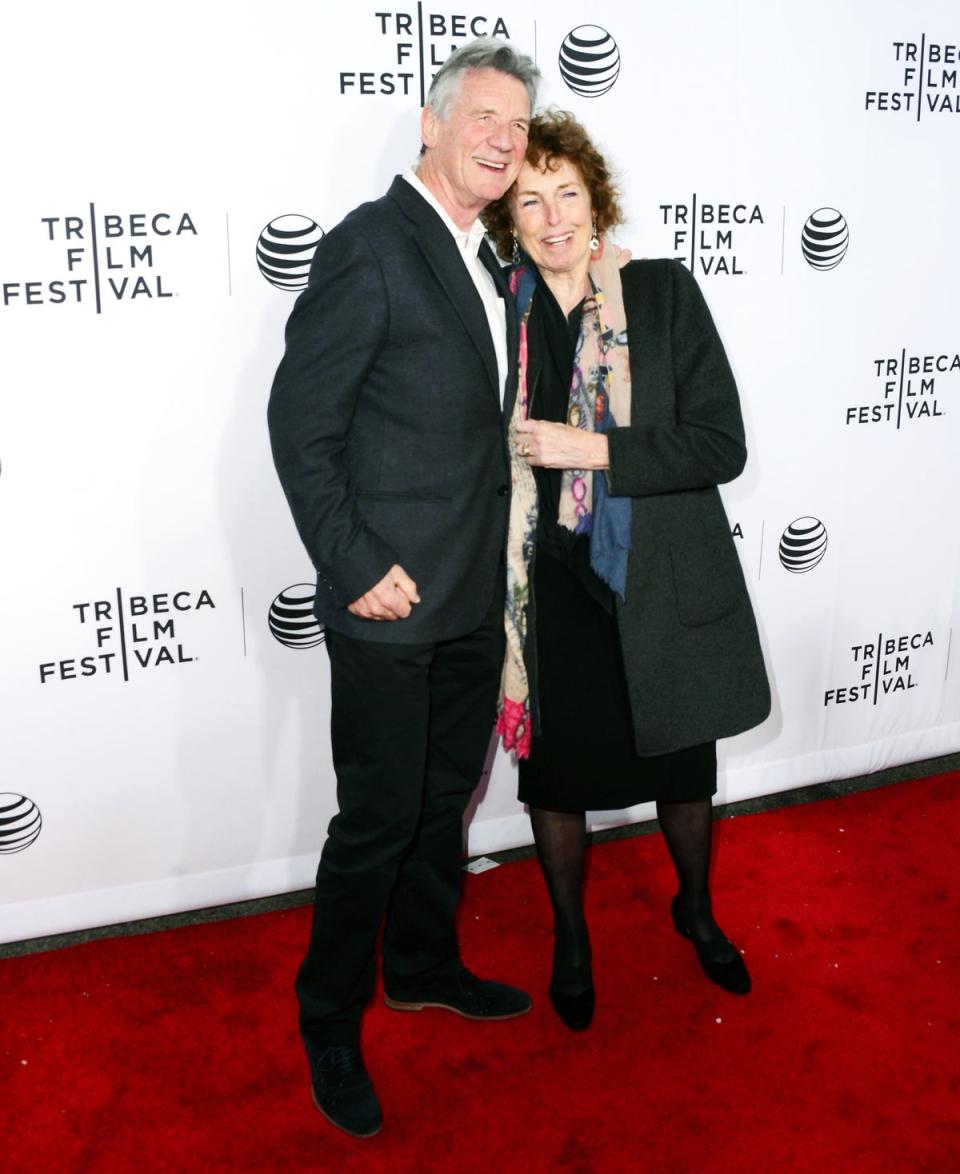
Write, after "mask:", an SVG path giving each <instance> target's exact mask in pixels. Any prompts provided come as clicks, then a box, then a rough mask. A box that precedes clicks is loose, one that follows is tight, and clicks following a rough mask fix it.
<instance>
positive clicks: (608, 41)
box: [560, 24, 620, 98]
mask: <svg viewBox="0 0 960 1174" xmlns="http://www.w3.org/2000/svg"><path fill="white" fill-rule="evenodd" d="M619 74H620V50H619V49H618V48H617V42H616V41H615V40H614V39H613V37H611V36H610V34H609V33H608V32H607V30H606V29H602V28H600V27H599V25H595V24H581V25H578V26H577V28H575V29H573V30H572V31H571V32H569V33H567V35H566V36H565V37H564V39H563V44H562V45H561V46H560V76H561V77H562V78H563V80H564V81H565V82H566V83H567V86H568V87H569V88H570V89H571V90H573V92H574V93H575V94H579V95H580V97H581V98H599V97H600V95H601V94H605V93H607V91H608V90H611V89H613V83H614V82H615V81H616V80H617V77H618V76H619Z"/></svg>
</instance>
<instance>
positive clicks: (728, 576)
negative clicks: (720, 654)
mask: <svg viewBox="0 0 960 1174" xmlns="http://www.w3.org/2000/svg"><path fill="white" fill-rule="evenodd" d="M670 564H671V568H672V571H673V591H674V597H675V598H676V602H677V615H678V616H679V617H680V622H681V624H684V625H685V626H686V627H688V628H698V627H700V626H702V625H703V624H712V623H714V621H716V620H720V619H723V617H724V616H727V615H729V614H730V613H731V612H733V611H735V610H736V609H737V607H739V605H740V602H741V600H742V599H743V596H744V592H745V588H744V585H743V572H742V571H741V570H740V559H739V558H738V556H737V552H736V550H735V549H734V547H733V541H732V540H730V539H728V540H727V541H718V540H717V539H711V540H708V541H706V542H703V543H701V544H699V545H697V546H671V547H670Z"/></svg>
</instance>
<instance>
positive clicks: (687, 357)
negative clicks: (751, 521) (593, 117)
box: [484, 112, 770, 1029]
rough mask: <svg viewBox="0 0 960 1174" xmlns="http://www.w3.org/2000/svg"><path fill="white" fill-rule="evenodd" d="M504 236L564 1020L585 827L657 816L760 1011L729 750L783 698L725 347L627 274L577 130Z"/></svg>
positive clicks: (517, 560) (527, 182) (699, 312)
mask: <svg viewBox="0 0 960 1174" xmlns="http://www.w3.org/2000/svg"><path fill="white" fill-rule="evenodd" d="M484 220H485V223H486V225H487V228H488V230H489V232H490V234H491V236H492V237H493V239H494V241H495V243H496V245H497V248H498V250H499V251H500V253H501V255H502V256H505V257H506V256H512V259H513V261H514V268H513V271H512V274H511V287H512V288H513V290H514V294H515V297H516V303H517V313H518V315H519V318H520V324H521V344H520V364H521V372H520V385H519V388H518V392H517V399H516V406H515V409H514V412H513V417H512V420H511V423H510V429H509V435H510V444H511V459H512V463H513V497H512V502H511V517H510V535H509V540H508V592H507V594H508V600H507V614H506V626H507V657H506V662H505V664H504V673H503V683H502V693H501V704H500V712H499V719H498V729H499V730H500V732H501V734H502V735H503V739H504V745H505V746H506V747H507V749H515V750H516V752H517V754H518V758H519V774H520V799H521V801H522V802H524V803H526V804H527V805H528V806H529V809H530V818H531V821H532V824H533V830H534V837H535V840H536V845H537V852H538V855H539V858H540V862H541V866H542V869H543V874H544V878H545V880H546V884H547V889H548V891H549V894H550V899H551V903H552V906H553V913H554V951H553V973H552V977H551V982H550V996H551V999H552V1001H553V1004H554V1007H555V1008H556V1010H557V1013H558V1014H559V1015H560V1017H561V1019H562V1020H563V1021H564V1022H565V1023H566V1024H567V1025H568V1026H569V1027H571V1028H575V1029H578V1028H585V1027H587V1026H588V1025H589V1023H590V1020H591V1018H592V1015H593V1007H594V993H593V981H592V974H591V966H590V961H591V955H590V940H589V933H588V929H587V923H586V920H585V917H584V911H583V897H582V886H583V865H584V848H585V844H586V822H585V818H584V812H585V811H586V810H601V809H607V808H623V807H628V806H631V805H633V804H635V803H642V802H645V801H648V800H655V801H656V804H657V816H658V819H659V821H660V826H661V828H662V829H663V834H664V838H665V839H666V842H667V847H668V849H669V851H670V856H671V858H672V860H673V864H674V866H675V868H676V873H677V886H678V888H677V894H676V896H675V897H674V899H673V902H672V905H671V913H672V917H673V922H674V925H675V927H676V929H677V932H678V933H680V934H681V935H683V937H685V938H687V939H689V940H690V941H691V942H692V943H693V946H694V948H695V950H696V953H697V957H698V959H699V961H700V964H701V966H702V967H703V970H704V971H705V973H706V974H707V976H708V977H709V978H710V979H712V980H713V981H714V982H716V983H718V984H719V985H720V986H722V987H723V988H724V989H726V990H728V991H731V992H733V993H736V994H746V993H747V992H748V991H749V989H750V976H749V974H748V972H747V969H746V966H745V965H744V963H743V959H742V958H741V956H740V953H739V952H738V951H737V949H736V948H735V947H734V946H733V945H732V944H731V943H730V941H729V940H728V939H727V937H726V935H725V934H724V933H723V931H722V930H721V929H720V927H719V926H718V924H717V922H716V920H715V919H714V916H713V911H712V908H711V901H710V888H709V870H710V844H711V819H712V810H711V796H712V795H713V794H714V793H715V792H716V773H717V768H716V739H717V738H720V737H729V736H730V735H733V734H737V733H740V732H741V731H743V730H746V729H749V728H750V727H751V726H754V725H756V724H758V723H759V722H761V721H763V719H764V718H765V717H766V716H767V714H768V713H769V710H770V693H769V687H768V684H767V678H766V673H765V670H764V665H763V658H762V655H761V652H760V646H759V641H758V638H757V630H756V624H755V621H754V617H753V612H752V610H751V607H750V602H749V598H748V596H747V591H746V587H745V585H744V581H743V575H742V572H741V569H740V563H739V559H738V556H737V553H736V550H735V549H734V546H733V540H732V538H731V534H730V527H729V524H728V522H727V519H726V516H725V514H724V511H723V506H722V504H721V501H720V496H719V493H718V491H717V485H718V484H720V483H722V482H725V481H730V480H732V479H733V478H734V477H736V476H737V475H738V474H739V473H740V472H741V470H742V468H743V465H744V462H745V459H746V449H745V446H744V434H743V421H742V419H741V415H740V406H739V401H738V398H737V390H736V385H735V383H734V380H733V376H732V374H731V372H730V367H729V365H728V363H727V360H726V356H725V355H724V351H723V346H722V344H721V342H720V339H719V337H718V336H717V333H716V330H715V328H714V326H713V322H712V320H711V318H710V314H709V311H708V310H707V307H706V305H705V303H704V301H703V298H702V296H701V294H700V291H699V289H698V288H697V285H696V283H695V281H694V280H693V278H692V277H691V276H690V275H689V274H688V272H687V271H686V269H684V268H683V266H682V265H680V264H679V263H678V262H674V261H640V262H633V263H631V264H629V265H627V266H626V267H625V268H624V269H623V270H622V271H620V270H619V269H618V266H617V262H616V258H615V256H614V250H613V249H612V248H605V247H604V239H603V238H604V234H605V233H606V232H607V231H608V230H609V229H610V228H612V227H614V226H615V225H617V224H619V223H620V222H621V215H620V208H619V204H618V201H617V193H616V190H615V188H614V186H613V184H612V182H611V179H610V174H609V171H608V168H607V166H606V164H605V162H604V160H603V158H602V156H601V155H600V153H599V152H598V151H597V149H596V148H595V147H594V146H593V144H592V143H591V142H590V140H589V138H588V136H587V134H586V132H585V131H584V129H583V127H581V126H580V125H579V124H578V123H577V122H576V120H575V119H574V118H573V116H572V115H570V114H566V113H563V112H549V113H547V114H544V115H541V116H539V117H537V118H536V119H534V122H533V125H532V126H531V128H530V136H529V147H528V151H527V156H526V162H525V163H524V166H523V168H522V170H521V172H520V174H519V176H518V178H517V181H516V183H515V184H514V186H513V188H512V189H511V190H510V191H509V192H508V193H507V195H506V196H505V197H504V198H503V199H502V200H501V201H499V202H498V203H496V204H494V205H491V206H490V207H489V208H488V209H487V211H486V213H485V215H484ZM521 250H522V252H521Z"/></svg>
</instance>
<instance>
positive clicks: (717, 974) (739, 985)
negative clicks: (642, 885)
mask: <svg viewBox="0 0 960 1174" xmlns="http://www.w3.org/2000/svg"><path fill="white" fill-rule="evenodd" d="M670 913H671V915H672V917H673V924H674V927H675V928H676V931H677V933H678V934H679V935H680V936H681V937H682V938H686V939H687V941H688V942H692V943H693V948H694V949H695V950H696V952H697V959H698V961H699V962H700V965H701V967H702V968H703V973H704V974H705V975H706V976H707V978H709V979H710V981H711V982H715V983H716V984H717V986H720V987H723V989H724V990H725V991H729V992H730V994H731V995H748V994H749V993H750V972H749V971H748V970H747V967H746V964H745V963H744V961H743V959H742V958H741V957H740V951H739V950H738V949H737V947H736V946H735V945H734V944H733V942H731V941H730V940H729V938H726V937H724V935H723V934H718V935H717V936H716V937H713V938H708V939H707V940H706V941H698V940H697V939H696V938H695V937H694V936H693V934H692V933H691V931H690V927H689V926H688V925H687V924H686V923H685V922H684V920H683V918H682V917H681V915H680V913H679V911H678V909H677V898H676V897H674V899H673V901H672V902H671V904H670Z"/></svg>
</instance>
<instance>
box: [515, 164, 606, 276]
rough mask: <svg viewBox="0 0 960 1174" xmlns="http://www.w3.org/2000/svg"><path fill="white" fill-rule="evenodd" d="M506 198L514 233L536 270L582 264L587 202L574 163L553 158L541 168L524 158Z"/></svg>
mask: <svg viewBox="0 0 960 1174" xmlns="http://www.w3.org/2000/svg"><path fill="white" fill-rule="evenodd" d="M512 203H513V223H514V228H515V230H516V233H517V237H518V239H519V241H520V244H521V245H522V246H523V248H524V250H525V252H527V253H528V254H529V256H530V257H531V259H532V260H533V261H534V262H535V263H536V265H537V268H538V269H544V270H547V271H548V272H554V273H568V272H571V271H576V270H577V269H578V268H579V267H580V266H583V267H584V269H585V268H586V266H587V265H588V264H589V260H590V238H591V236H592V225H593V207H592V205H591V202H590V193H589V192H588V191H587V186H586V184H585V183H584V181H583V176H582V175H581V174H580V169H579V167H577V165H576V164H575V163H571V162H570V160H569V159H554V160H553V161H552V164H551V166H550V167H549V168H547V169H544V168H542V167H540V166H533V165H531V164H530V163H526V162H525V163H524V164H523V166H522V167H521V168H520V174H519V175H518V176H517V183H516V188H515V190H514V194H513V200H512Z"/></svg>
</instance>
